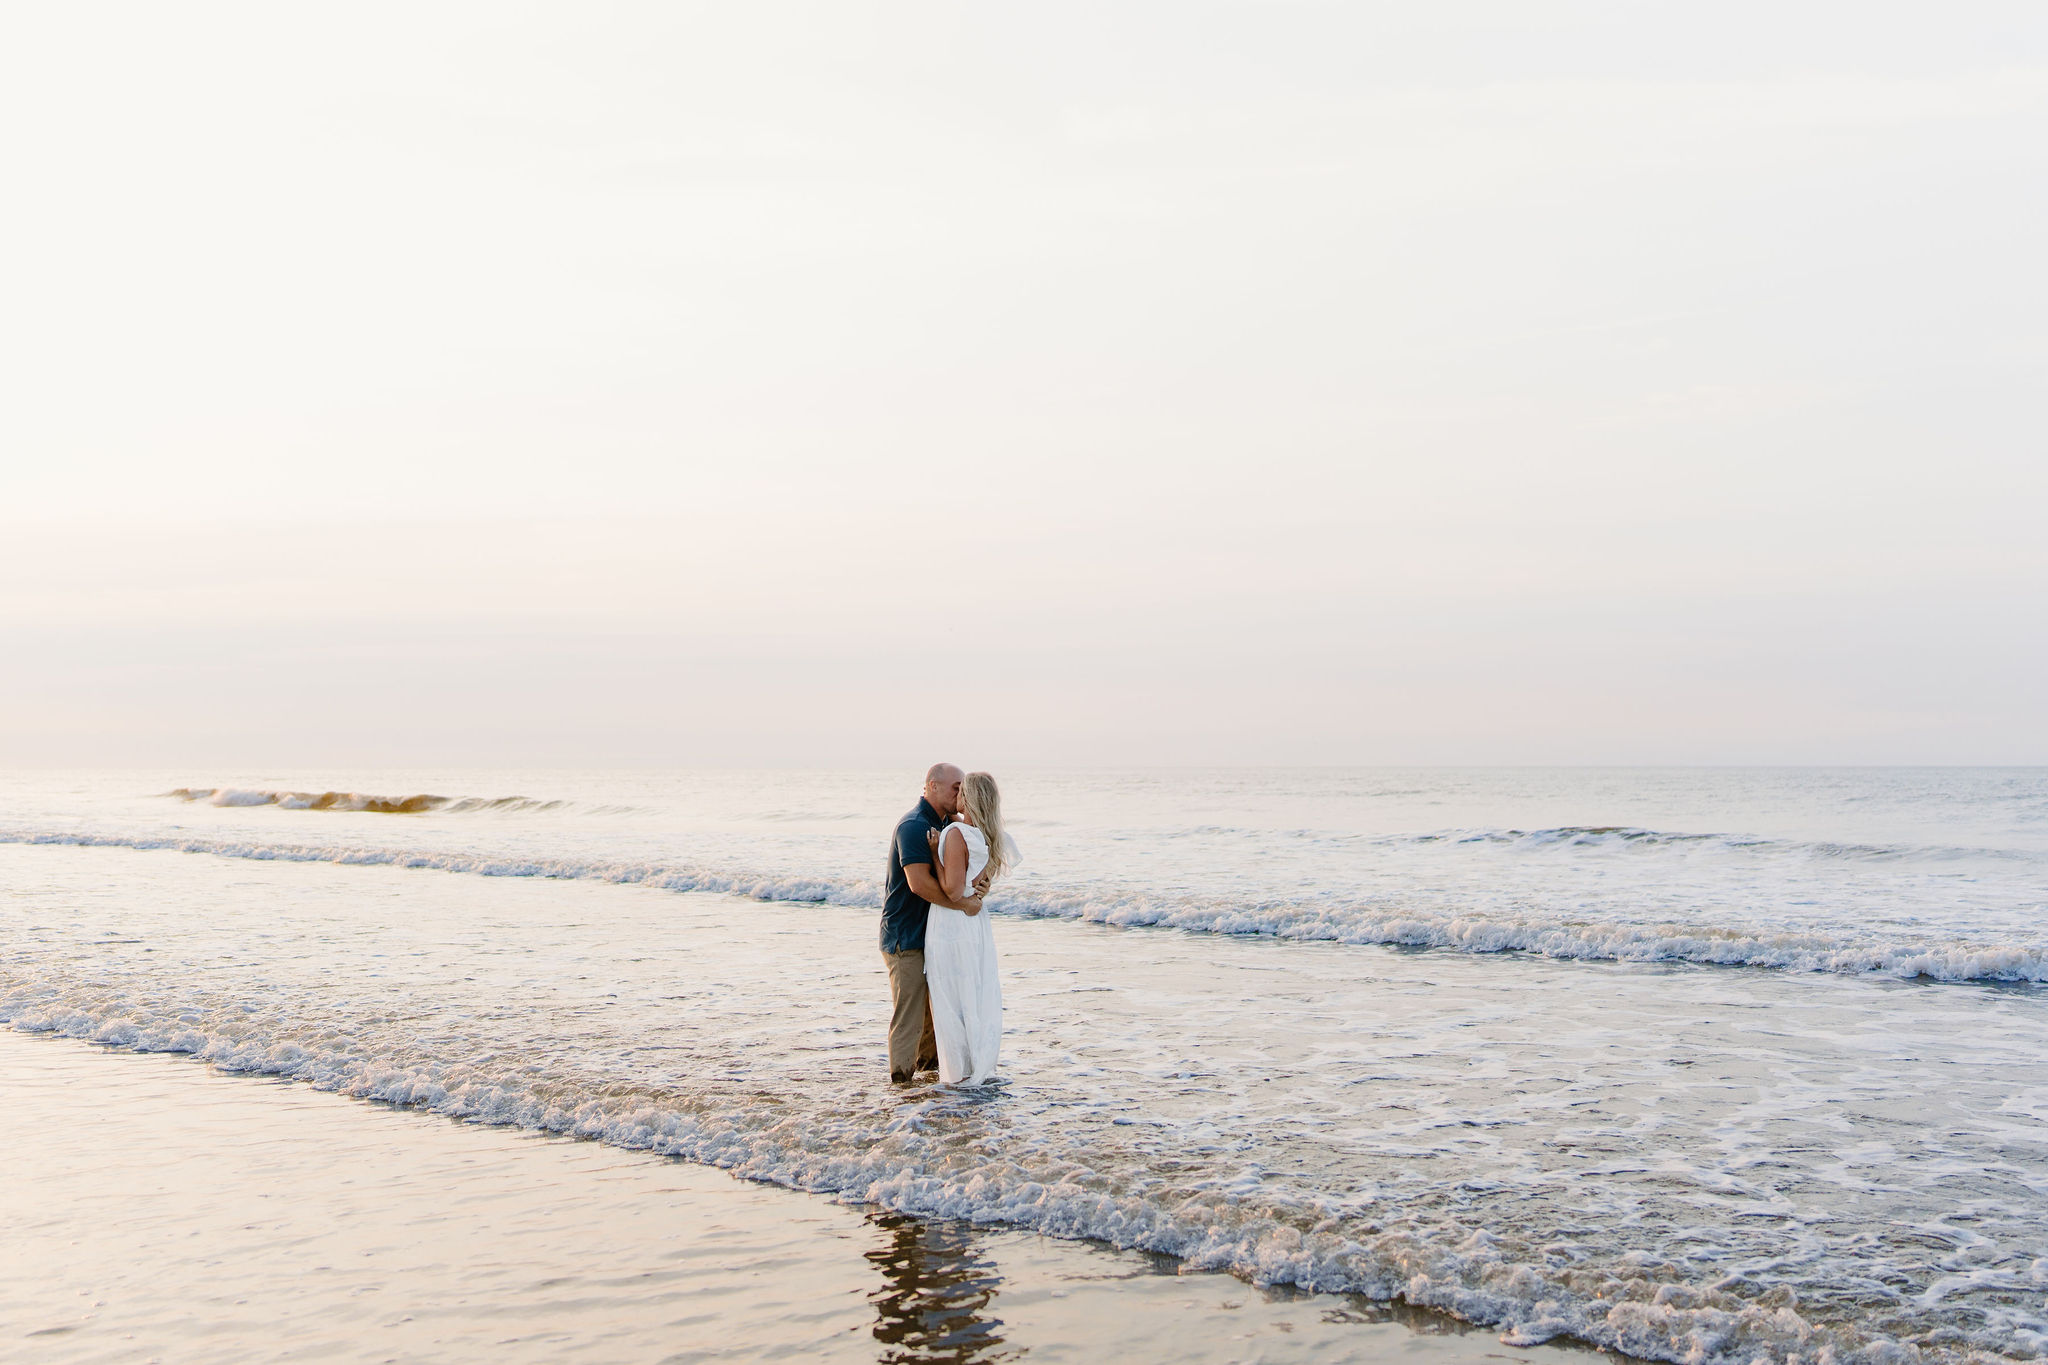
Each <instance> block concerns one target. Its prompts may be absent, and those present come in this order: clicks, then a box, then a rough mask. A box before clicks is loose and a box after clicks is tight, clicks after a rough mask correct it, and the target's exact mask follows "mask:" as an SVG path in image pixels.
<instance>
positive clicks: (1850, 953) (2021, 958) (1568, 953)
mask: <svg viewBox="0 0 2048 1365" xmlns="http://www.w3.org/2000/svg"><path fill="white" fill-rule="evenodd" d="M0 842H5V843H23V844H74V845H80V846H86V847H120V848H134V849H169V850H174V851H177V852H182V853H204V854H212V855H215V856H219V857H226V858H247V859H254V860H258V861H279V862H311V863H342V864H352V865H388V866H393V867H405V868H427V869H436V870H439V871H443V872H455V873H462V874H467V875H473V876H483V877H553V878H562V879H569V880H579V881H600V882H611V883H614V884H619V885H636V886H652V887H658V888H660V889H662V890H667V891H712V892H725V893H729V894H734V895H742V896H747V897H750V898H752V899H754V900H762V901H792V902H815V903H823V904H830V905H844V906H864V907H878V906H880V904H881V888H880V887H879V885H878V884H877V883H875V882H872V881H864V880H859V879H851V878H830V877H790V876H786V875H782V876H778V875H775V874H772V873H748V872H733V871H725V870H711V869H704V868H693V867H687V866H681V867H679V866H673V865H669V864H664V863H650V862H611V861H603V860H591V859H581V858H571V857H553V856H521V857H503V856H497V855H491V854H472V853H457V852H445V851H435V850H428V849H418V848H378V847H365V846H360V845H328V844H305V843H284V842H271V841H259V840H248V839H214V838H190V837H182V836H166V835H133V834H97V833H89V832H84V831H60V830H24V829H20V828H13V829H6V828H0ZM990 906H991V908H992V909H994V910H996V911H998V912H1000V913H1004V914H1011V915H1021V916H1028V917H1033V918H1059V919H1075V920H1083V921H1087V922H1091V923H1097V924H1106V925H1113V926H1119V927H1130V928H1137V927H1145V928H1167V929H1180V930H1185V931H1189V932H1194V933H1216V934H1257V935H1269V936H1272V937H1276V938H1285V939H1302V940H1311V941H1327V942H1335V943H1351V944H1392V945H1398V946H1402V947H1410V948H1444V949H1451V950H1454V951H1457V952H1466V953H1535V954H1539V955H1541V956H1544V957H1551V958H1564V959H1578V960H1584V961H1595V962H1690V963H1698V964H1701V965H1705V966H1723V967H1760V968H1775V969H1780V970H1786V971H1794V972H1829V973H1837V974H1847V975H1882V976H1892V977H1900V978H1908V979H1910V978H1924V979H1927V980H1932V981H1951V982H1964V981H2013V982H2044V981H2048V944H2042V943H2039V942H2035V943H2010V942H2006V943H2001V942H1984V941H1981V940H1973V939H1948V940H1943V939H1938V938H1923V937H1907V936H1904V935H1899V936H1895V937H1892V938H1891V939H1890V941H1873V940H1874V939H1876V937H1877V936H1876V935H1875V934H1872V935H1867V936H1864V937H1861V938H1856V939H1847V938H1843V937H1839V936H1833V935H1828V934H1823V933H1812V932H1807V933H1799V932H1769V931H1759V930H1757V929H1745V928H1742V927H1733V926H1731V927H1728V928H1702V927H1698V926H1688V925H1678V924H1647V925H1643V924H1626V925H1607V924H1597V923H1577V924H1574V923H1558V922H1545V921H1541V920H1536V921H1532V920H1527V919H1518V918H1503V917H1498V916H1492V915H1481V914H1449V915H1446V914H1441V913H1427V912H1405V913H1404V912H1400V911H1390V908H1389V907H1388V906H1386V905H1384V904H1380V903H1363V904H1361V903H1358V902H1355V901H1347V900H1344V899H1339V898H1330V897H1324V898H1318V899H1315V900H1307V901H1294V902H1287V901H1279V902H1268V903H1265V904H1230V903H1223V904H1218V903H1215V902H1214V900H1212V899H1210V898H1203V897H1188V898H1184V899H1180V900H1175V899H1170V898H1167V897H1165V896H1159V895H1138V896H1103V895H1101V894H1099V893H1090V892H1088V891H1074V892H1061V891H1060V890H1058V889H1055V888H1045V889H1039V890H1035V891H1029V892H1021V893H1020V892H1006V893H998V894H997V895H996V896H994V897H992V898H991V900H990Z"/></svg>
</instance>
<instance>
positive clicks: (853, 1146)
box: [0, 768, 2048, 1362]
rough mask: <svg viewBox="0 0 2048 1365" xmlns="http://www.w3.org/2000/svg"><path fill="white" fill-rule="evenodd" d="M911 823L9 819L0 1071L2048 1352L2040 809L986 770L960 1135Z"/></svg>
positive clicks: (852, 794)
mask: <svg viewBox="0 0 2048 1365" xmlns="http://www.w3.org/2000/svg"><path fill="white" fill-rule="evenodd" d="M920 772H921V769H920V770H918V771H905V772H842V771H835V772H800V771H786V770H774V771H753V772H748V771H666V772H653V771H614V772H570V771H531V772H527V771H518V772H514V771H401V770H389V771H376V772H367V771H366V772H339V771H322V772H279V773H260V772H211V773H209V772H193V771H180V772H175V773H171V772H110V771H96V772H77V773H50V772H17V773H13V774H10V775H7V776H5V777H4V778H0V1019H4V1020H6V1021H7V1022H9V1023H11V1025H12V1026H13V1027H14V1028H16V1029H21V1030H28V1031H40V1032H54V1033H58V1034H64V1035H70V1036H72V1037H76V1038H81V1039H91V1040H95V1041H97V1042H100V1043H103V1044H108V1045H112V1046H116V1047H121V1048H128V1049H135V1050H141V1051H156V1052H179V1053H187V1054H191V1055H193V1056H196V1057H198V1058H202V1059H204V1060H205V1061H207V1062H209V1063H211V1064H212V1065H213V1066H214V1067H215V1068H217V1069H219V1070H222V1071H228V1072H252V1073H261V1074H264V1075H269V1076H277V1077H288V1078H293V1079H296V1080H301V1081H305V1082H308V1083H310V1084H311V1085H312V1086H314V1087H317V1088H321V1089H326V1090H334V1091H339V1092H342V1093H345V1094H349V1095H355V1096H362V1097H368V1098H375V1099H381V1100H385V1101H390V1102H393V1103H398V1104H406V1105H413V1106H419V1107H421V1108H423V1109H426V1110H431V1111H438V1112H440V1113H444V1114H448V1115H451V1116H455V1117H459V1118H464V1119H469V1120H473V1121H476V1122H480V1123H487V1124H496V1125H507V1126H513V1127H517V1128H523V1129H529V1130H534V1131H537V1132H547V1133H559V1134H570V1135H576V1136H583V1137H589V1138H593V1139H596V1140H598V1141H600V1142H603V1143H606V1144H610V1145H612V1146H614V1147H618V1148H621V1149H626V1150H628V1151H644V1152H652V1153H661V1154H667V1155H672V1156H680V1157H684V1158H687V1159H689V1160H691V1161H695V1162H701V1163H705V1164H708V1165H711V1166H716V1167H720V1168H723V1169H725V1170H727V1171H730V1172H731V1173H733V1174H735V1175H738V1176H741V1177H745V1178H748V1179H751V1180H757V1181H763V1182H770V1183H774V1184H780V1185H785V1186H789V1187H792V1188H795V1189H800V1190H807V1191H814V1192H819V1193H824V1194H829V1195H832V1196H835V1197H837V1198H839V1199H842V1200H845V1201H848V1202H851V1203H856V1204H859V1205H863V1206H868V1207H872V1208H875V1209H878V1210H882V1211H886V1212H888V1213H890V1214H907V1215H913V1216H917V1217H921V1218H927V1219H962V1220H971V1221H974V1222H980V1223H987V1224H991V1225H1001V1226H1004V1227H1010V1228H1019V1229H1026V1230H1035V1231H1038V1232H1043V1233H1047V1234H1051V1235H1054V1236H1058V1237H1073V1238H1088V1239H1096V1240H1099V1241H1102V1242H1107V1243H1110V1244H1112V1245H1115V1246H1119V1247H1128V1248H1138V1249H1142V1250H1146V1251H1152V1252H1161V1253H1166V1254H1169V1255H1171V1256H1173V1257H1177V1258H1180V1261H1181V1262H1182V1264H1184V1265H1185V1266H1187V1267H1189V1268H1191V1269H1224V1270H1229V1271H1231V1272H1233V1273H1235V1274H1237V1275H1239V1276H1241V1277H1243V1278H1244V1279H1246V1280H1248V1281H1251V1282H1253V1283H1255V1284H1262V1285H1293V1286H1298V1287H1300V1288H1302V1289H1308V1290H1322V1291H1333V1292H1347V1293H1355V1294H1363V1295H1366V1296H1369V1297H1372V1298H1375V1299H1398V1300H1401V1301H1403V1302H1405V1303H1407V1304H1411V1305H1414V1306H1417V1307H1421V1308H1427V1309H1433V1310H1438V1311H1441V1312H1444V1313H1448V1314H1451V1315H1454V1316H1456V1317H1460V1318H1463V1319H1465V1320H1467V1321H1469V1322H1472V1323H1475V1324H1481V1325H1485V1326H1488V1327H1490V1328H1493V1329H1496V1330H1498V1331H1499V1332H1500V1334H1501V1336H1502V1339H1503V1340H1504V1341H1507V1342H1509V1343H1510V1344H1517V1345H1530V1344H1534V1343H1538V1342H1542V1341H1546V1340H1552V1339H1573V1340H1579V1341H1584V1342H1588V1343H1591V1344H1594V1345H1597V1346H1602V1347H1606V1348H1609V1349H1613V1350H1618V1351H1624V1352H1627V1353H1630V1354H1633V1355H1637V1356H1643V1357H1648V1358H1653V1359H1662V1360H1671V1361H1689V1362H1722V1361H1727V1362H1750V1361H1756V1360H1766V1361H1779V1360H1782V1361H1793V1360H1798V1361H1801V1362H1815V1361H1827V1360H1869V1361H1891V1360H1906V1359H1912V1358H1915V1357H1916V1356H1917V1357H1918V1358H1920V1359H1924V1360H1935V1361H1947V1360H1967V1359H1973V1358H1978V1357H1982V1356H1994V1357H2005V1358H2036V1357H2039V1356H2041V1355H2043V1353H2044V1352H2048V986H2044V984H2043V983H2044V982H2048V770H2040V769H1931V768H1914V769H1768V770H1767V769H1757V770H1737V769H1674V770H1650V769H1629V770H1622V769H1612V770H1602V769H1500V770H1479V769H1469V770H1453V769H1413V770H1396V769H1371V770H1364V769H1359V770H1348V769H1293V770H1277V769H1275V770H1247V769H1239V770H1202V771H1193V770H1190V771H1173V770H1153V771H1117V770H1100V771H1089V770H1053V769H1020V770H1016V771H1014V772H999V773H998V777H999V778H1000V779H1001V780H1002V783H1003V787H1004V794H1005V806H1006V811H1007V815H1008V819H1009V822H1010V826H1011V828H1012V831H1013V832H1014V834H1015V836H1016V838H1017V840H1018V842H1019V844H1020V845H1021V847H1022V850H1023V853H1024V860H1025V861H1024V864H1023V866H1022V867H1021V868H1019V869H1018V871H1017V873H1016V875H1015V876H1014V877H1013V878H1011V879H1010V880H1008V881H1006V882H1005V883H1003V884H1002V885H1001V886H999V887H998V888H997V890H996V892H995V894H994V895H993V896H992V897H991V900H990V906H991V909H992V910H993V911H994V912H995V919H994V925H995V932H996V938H997V944H998V949H999V951H1000V953H1001V954H1002V959H1003V972H1004V991H1005V1002H1006V1025H1007V1033H1006V1036H1005V1044H1004V1048H1005V1051H1004V1062H1003V1067H1002V1073H1003V1076H1004V1078H1005V1079H1004V1081H1003V1083H1002V1084H1001V1085H999V1086H997V1087H993V1088H991V1089H990V1090H988V1091H985V1092H952V1091H948V1090H945V1089H943V1088H939V1087H936V1086H931V1085H919V1086H915V1087H909V1088H904V1087H896V1086H892V1085H890V1084H889V1082H888V1078H887V1074H886V1066H885V1062H884V1053H883V1029H884V1021H885V1019H886V1015H887V1007H888V1002H887V986H886V982H885V980H884V977H883V973H882V967H881V961H880V958H879V956H878V952H877V947H876V922H877V905H878V903H879V883H880V879H881V870H882V862H883V856H884V852H885V848H886V841H887V838H888V835H889V831H890V829H891V827H892V825H893V823H894V821H895V819H896V818H897V817H898V816H899V815H900V814H901V813H902V812H903V811H905V810H907V809H908V808H909V807H910V806H911V805H912V804H913V803H914V802H915V800H916V796H917V783H918V780H919V775H920Z"/></svg>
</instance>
